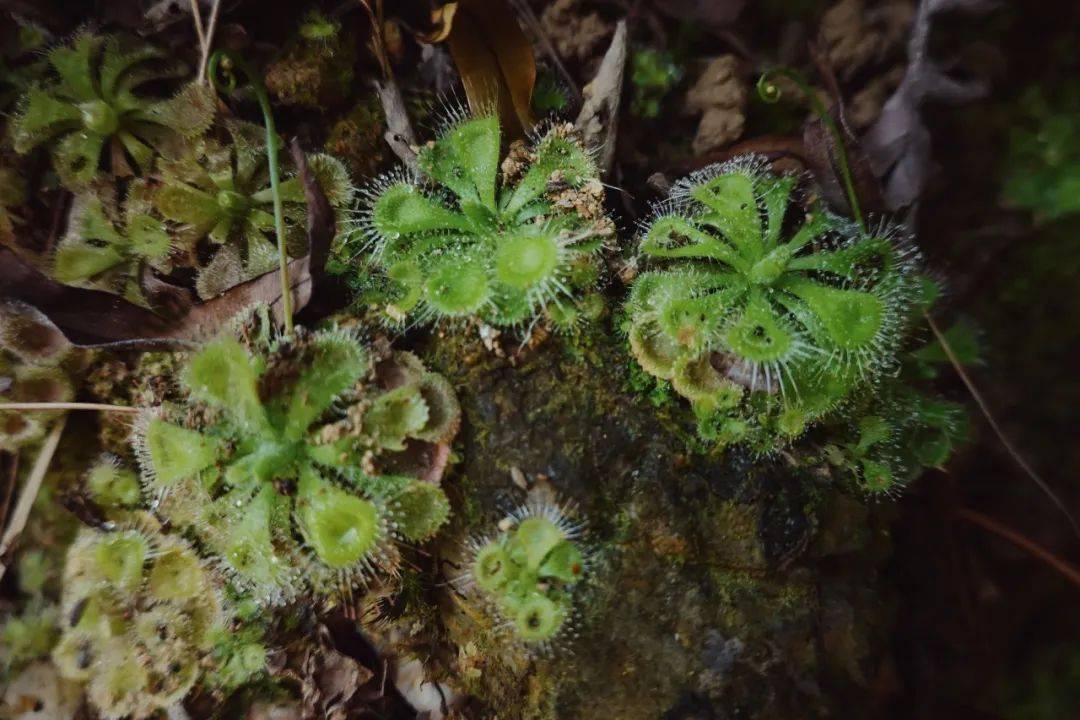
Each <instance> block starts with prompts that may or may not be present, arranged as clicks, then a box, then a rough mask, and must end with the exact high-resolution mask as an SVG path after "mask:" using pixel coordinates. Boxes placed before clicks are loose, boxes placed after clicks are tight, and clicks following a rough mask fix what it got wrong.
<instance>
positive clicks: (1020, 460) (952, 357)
mask: <svg viewBox="0 0 1080 720" xmlns="http://www.w3.org/2000/svg"><path fill="white" fill-rule="evenodd" d="M923 317H925V318H926V322H927V323H928V324H929V325H930V330H931V331H932V332H933V333H934V337H936V338H937V341H938V343H940V344H941V349H942V350H944V351H945V357H947V358H948V359H949V363H950V364H951V365H952V366H953V369H954V370H956V374H957V375H959V376H960V380H961V381H963V383H964V386H965V387H966V388H967V391H968V393H970V395H971V397H972V398H974V400H975V404H976V405H978V406H979V410H980V411H981V412H982V414H983V417H985V418H986V422H987V424H989V425H990V429H991V430H993V431H994V434H995V435H997V438H998V440H999V441H1000V442H1001V444H1002V446H1003V447H1004V448H1005V451H1006V452H1008V453H1009V456H1010V457H1011V458H1012V459H1013V461H1014V462H1015V463H1016V464H1017V465H1018V466H1020V469H1021V470H1023V471H1024V474H1026V475H1027V476H1028V477H1029V478H1031V481H1032V482H1034V483H1035V484H1036V485H1038V486H1039V489H1040V490H1042V491H1043V493H1044V494H1045V495H1046V496H1047V497H1048V498H1050V500H1051V501H1052V502H1053V503H1054V504H1055V505H1057V507H1058V510H1060V511H1061V513H1062V514H1063V515H1064V516H1065V517H1066V518H1067V519H1068V521H1069V525H1071V526H1072V530H1073V533H1075V534H1076V536H1077V537H1078V538H1080V525H1077V523H1076V518H1074V517H1073V514H1072V513H1071V512H1069V508H1068V507H1067V506H1066V505H1065V503H1064V502H1063V501H1062V499H1061V498H1060V497H1058V496H1057V494H1056V493H1055V492H1054V491H1053V489H1052V488H1051V487H1050V486H1049V485H1048V484H1047V483H1046V481H1045V480H1043V479H1042V477H1040V476H1039V474H1038V473H1037V472H1035V469H1034V468H1033V467H1031V465H1029V464H1028V462H1027V460H1025V459H1024V457H1023V456H1022V455H1021V454H1020V452H1019V451H1018V450H1017V449H1016V446H1015V445H1013V444H1012V441H1010V440H1009V438H1008V436H1006V435H1005V432H1004V431H1003V430H1002V429H1001V426H1000V425H998V422H997V420H996V419H995V418H994V416H993V414H992V413H991V412H990V407H989V406H988V405H987V404H986V401H985V400H983V396H982V394H981V393H980V392H979V390H978V388H976V387H975V383H974V382H972V380H971V378H970V377H969V376H968V374H967V371H966V370H964V366H963V365H961V364H960V360H959V359H958V358H957V357H956V353H954V352H953V349H952V346H951V345H950V344H949V341H948V340H947V339H946V338H945V336H944V334H942V332H941V330H940V329H939V328H938V326H937V323H936V322H934V318H932V317H930V313H928V312H926V311H925V310H924V311H923Z"/></svg>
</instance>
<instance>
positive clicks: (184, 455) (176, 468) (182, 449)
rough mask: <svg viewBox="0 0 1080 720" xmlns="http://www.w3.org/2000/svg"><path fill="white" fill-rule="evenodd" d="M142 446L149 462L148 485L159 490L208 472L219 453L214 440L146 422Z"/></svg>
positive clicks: (158, 423)
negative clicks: (204, 471) (202, 472)
mask: <svg viewBox="0 0 1080 720" xmlns="http://www.w3.org/2000/svg"><path fill="white" fill-rule="evenodd" d="M143 443H144V445H145V447H146V452H147V456H148V459H149V461H150V468H149V470H150V473H149V474H148V475H147V477H148V481H149V484H150V485H151V487H154V488H156V489H159V490H165V489H168V488H169V487H171V486H173V485H175V484H176V483H177V482H178V481H180V480H183V479H186V478H190V477H193V476H194V475H196V474H197V473H199V472H201V471H202V470H205V469H207V468H209V467H210V466H212V465H213V464H214V463H216V462H217V461H218V458H220V457H221V453H222V450H223V448H222V446H221V443H220V442H219V441H218V440H217V439H215V438H212V437H209V436H207V435H203V434H202V433H200V432H197V431H195V430H188V429H187V428H182V427H179V426H178V425H173V424H172V423H168V422H165V421H164V420H151V421H150V423H149V424H148V425H147V428H146V432H145V435H144V436H143Z"/></svg>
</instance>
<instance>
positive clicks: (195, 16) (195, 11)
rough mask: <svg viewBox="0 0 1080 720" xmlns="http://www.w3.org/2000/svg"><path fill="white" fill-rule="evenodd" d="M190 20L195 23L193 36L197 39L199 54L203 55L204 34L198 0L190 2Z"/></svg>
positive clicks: (204, 50) (204, 46)
mask: <svg viewBox="0 0 1080 720" xmlns="http://www.w3.org/2000/svg"><path fill="white" fill-rule="evenodd" d="M191 19H192V21H193V22H194V23H195V35H196V36H198V38H199V52H200V53H204V52H206V33H205V32H204V31H203V24H202V13H201V12H199V0H191Z"/></svg>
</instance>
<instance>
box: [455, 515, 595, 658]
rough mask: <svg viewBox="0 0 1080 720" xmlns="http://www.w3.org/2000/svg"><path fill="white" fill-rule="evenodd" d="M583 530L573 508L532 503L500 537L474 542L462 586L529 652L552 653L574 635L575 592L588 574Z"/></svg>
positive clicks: (507, 522)
mask: <svg viewBox="0 0 1080 720" xmlns="http://www.w3.org/2000/svg"><path fill="white" fill-rule="evenodd" d="M581 531H582V526H581V524H580V523H578V522H576V521H575V520H574V519H573V518H572V515H571V512H570V511H569V509H568V508H567V507H565V506H561V505H558V504H555V503H548V502H542V501H539V500H534V501H530V502H529V503H527V504H525V505H523V506H522V507H520V508H518V509H517V510H515V511H514V512H513V513H511V514H510V515H508V516H507V517H506V518H504V519H503V520H502V521H501V522H500V523H499V526H498V532H497V533H496V534H495V535H492V536H489V537H484V538H476V539H473V540H471V541H470V542H469V545H468V553H467V557H466V563H467V566H466V567H467V569H466V572H465V574H464V575H462V576H461V578H460V584H461V585H463V586H464V587H466V588H469V590H470V591H471V592H475V593H478V594H479V595H480V596H481V597H482V598H483V600H484V601H485V604H486V605H487V606H488V607H490V608H491V609H492V611H493V612H494V613H496V615H497V616H498V618H499V619H500V621H501V625H502V626H503V627H505V628H507V629H508V630H509V631H510V634H511V635H512V637H514V638H515V639H516V640H517V641H519V642H520V643H522V644H523V645H524V646H525V647H526V648H527V649H528V650H530V651H536V652H538V653H540V654H547V653H549V652H551V651H552V650H553V649H554V647H555V646H556V645H557V644H558V643H559V642H560V641H561V640H562V639H564V638H567V637H569V636H571V635H572V633H573V617H574V604H573V594H574V589H575V587H576V586H577V585H578V583H579V582H581V580H582V579H583V578H584V577H585V574H586V569H587V563H586V555H585V552H584V551H583V549H582V543H581Z"/></svg>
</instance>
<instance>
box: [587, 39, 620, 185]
mask: <svg viewBox="0 0 1080 720" xmlns="http://www.w3.org/2000/svg"><path fill="white" fill-rule="evenodd" d="M626 38H627V32H626V20H620V21H619V24H618V25H616V26H615V35H614V36H613V37H612V38H611V45H610V46H609V47H608V50H607V52H606V53H604V59H603V60H602V61H601V62H600V68H599V69H598V70H597V71H596V77H594V78H593V80H592V82H590V83H589V84H588V85H586V86H585V89H584V90H582V95H583V96H584V98H585V101H584V103H583V104H582V106H581V112H580V113H578V117H577V121H576V122H575V123H574V127H576V128H577V130H578V132H580V133H581V137H582V139H583V140H584V142H585V145H586V146H587V147H591V148H596V164H597V167H598V168H599V169H600V172H601V173H602V174H607V173H608V171H610V170H611V164H612V162H614V160H615V144H616V139H617V138H618V134H619V133H618V130H619V105H620V104H621V102H622V87H623V76H624V74H625V70H626V55H627V47H626V45H627V43H626Z"/></svg>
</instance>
